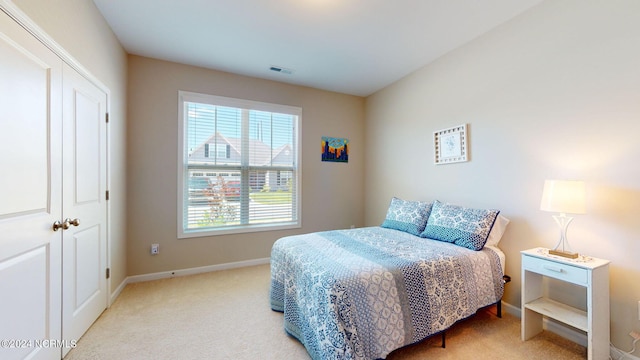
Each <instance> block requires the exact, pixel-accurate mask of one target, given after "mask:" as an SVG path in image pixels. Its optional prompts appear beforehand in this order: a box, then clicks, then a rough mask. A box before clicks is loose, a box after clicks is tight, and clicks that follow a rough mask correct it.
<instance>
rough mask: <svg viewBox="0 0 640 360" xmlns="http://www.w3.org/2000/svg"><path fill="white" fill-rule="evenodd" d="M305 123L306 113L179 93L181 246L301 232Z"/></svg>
mask: <svg viewBox="0 0 640 360" xmlns="http://www.w3.org/2000/svg"><path fill="white" fill-rule="evenodd" d="M301 122H302V109H301V108H299V107H293V106H288V105H278V104H270V103H263V102H256V101H251V100H243V99H234V98H227V97H220V96H214V95H207V94H199V93H193V92H187V91H179V92H178V124H179V125H178V159H179V161H178V189H177V190H178V204H177V205H178V206H177V210H178V238H191V237H201V236H212V235H224V234H235V233H244V232H255V231H270V230H282V229H292V228H299V227H301V226H302V220H301V194H302V188H301V178H302V170H301V169H302V167H301V163H300V158H301V156H300V149H301V146H300V134H301ZM205 144H206V146H205ZM205 148H206V150H208V151H206V152H205ZM223 148H224V149H225V156H224V157H222V156H218V155H219V153H220V152H221V149H223ZM219 150H220V151H219ZM213 154H215V155H214V156H211V155H213ZM214 174H215V176H213V175H214ZM209 175H212V176H209ZM283 179H286V181H285V180H283Z"/></svg>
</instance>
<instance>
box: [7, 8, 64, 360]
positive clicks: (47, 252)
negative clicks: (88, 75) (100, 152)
mask: <svg viewBox="0 0 640 360" xmlns="http://www.w3.org/2000/svg"><path fill="white" fill-rule="evenodd" d="M0 79H2V81H0V169H1V170H0V171H1V172H2V173H1V175H0V199H1V200H0V319H2V321H0V339H3V340H14V341H18V342H14V343H13V345H15V346H13V347H5V346H1V347H0V358H1V359H22V358H24V357H29V358H33V359H59V358H60V355H61V350H60V347H55V346H51V347H45V346H37V345H36V344H35V343H34V342H35V341H42V340H56V339H60V338H61V314H60V309H61V306H62V305H61V292H60V291H61V287H62V285H61V268H62V264H61V241H62V231H57V232H56V231H53V229H52V225H53V223H54V222H55V221H57V220H61V217H62V197H61V194H62V183H61V179H62V173H61V169H62V157H61V156H62V109H61V99H62V97H61V96H62V93H61V86H62V82H61V81H62V61H61V60H60V59H59V58H58V57H57V56H56V55H55V54H53V53H52V52H51V51H50V50H49V49H47V48H46V47H45V46H44V45H42V44H41V43H40V42H39V41H37V40H36V39H35V38H34V37H33V36H32V35H30V34H29V33H28V32H27V31H26V30H24V29H23V28H22V27H21V26H19V25H18V24H17V23H16V22H14V21H13V20H12V19H11V18H10V17H9V16H8V15H6V14H5V13H4V12H3V11H0Z"/></svg>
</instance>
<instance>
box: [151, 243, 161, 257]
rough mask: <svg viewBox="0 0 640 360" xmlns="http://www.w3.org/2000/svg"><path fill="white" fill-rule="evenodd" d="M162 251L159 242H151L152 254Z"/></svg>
mask: <svg viewBox="0 0 640 360" xmlns="http://www.w3.org/2000/svg"><path fill="white" fill-rule="evenodd" d="M159 253H160V245H159V244H151V255H158V254H159Z"/></svg>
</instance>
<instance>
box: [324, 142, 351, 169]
mask: <svg viewBox="0 0 640 360" xmlns="http://www.w3.org/2000/svg"><path fill="white" fill-rule="evenodd" d="M322 161H330V162H343V163H346V162H349V139H344V138H334V137H329V136H323V137H322Z"/></svg>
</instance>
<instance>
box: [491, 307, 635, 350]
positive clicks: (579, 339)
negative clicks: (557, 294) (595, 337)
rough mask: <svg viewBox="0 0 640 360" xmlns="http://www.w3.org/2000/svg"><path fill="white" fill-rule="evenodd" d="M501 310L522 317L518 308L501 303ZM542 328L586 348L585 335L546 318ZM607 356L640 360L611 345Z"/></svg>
mask: <svg viewBox="0 0 640 360" xmlns="http://www.w3.org/2000/svg"><path fill="white" fill-rule="evenodd" d="M502 308H503V309H504V310H506V311H507V312H508V313H509V314H511V315H513V316H516V317H519V318H521V317H522V310H521V309H520V308H519V307H516V306H513V305H511V304H508V303H506V302H504V301H503V302H502ZM542 328H543V329H545V330H547V331H550V332H552V333H554V334H557V335H559V336H562V337H563V338H565V339H568V340H571V341H573V342H575V343H577V344H580V345H582V346H587V334H585V333H584V332H582V331H579V330H575V329H573V328H570V327H568V326H563V325H561V324H558V323H556V322H553V321H550V320H547V319H546V318H545V319H544V320H543V321H542ZM623 354H624V357H623V356H622V355H623ZM609 355H610V356H611V359H613V360H622V359H624V360H640V358H638V357H636V356H633V355H629V354H627V353H625V352H624V351H622V350H620V349H618V348H616V347H615V346H613V345H611V344H610V345H609Z"/></svg>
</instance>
